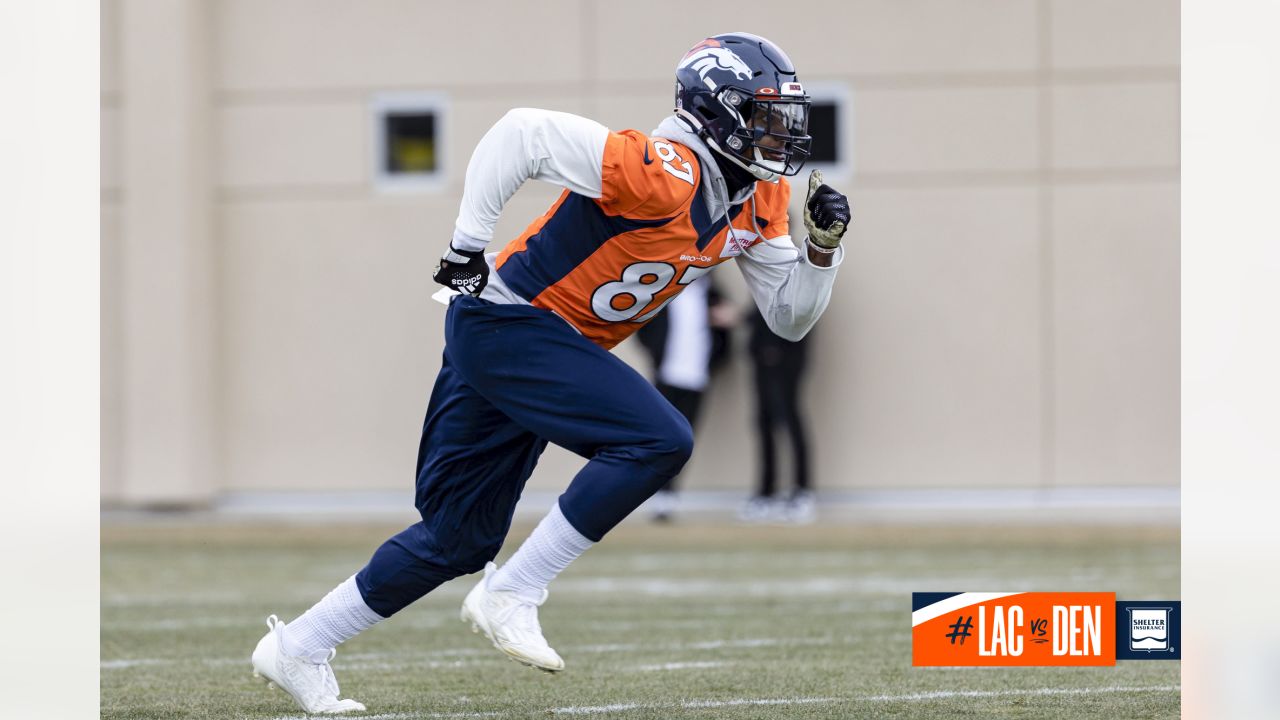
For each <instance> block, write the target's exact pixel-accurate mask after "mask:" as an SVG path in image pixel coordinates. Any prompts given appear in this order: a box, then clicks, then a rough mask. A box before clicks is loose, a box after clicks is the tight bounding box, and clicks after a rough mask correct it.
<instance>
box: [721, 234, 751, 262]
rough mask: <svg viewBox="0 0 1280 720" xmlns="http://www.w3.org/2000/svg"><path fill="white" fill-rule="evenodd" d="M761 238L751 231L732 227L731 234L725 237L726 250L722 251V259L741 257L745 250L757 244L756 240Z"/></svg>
mask: <svg viewBox="0 0 1280 720" xmlns="http://www.w3.org/2000/svg"><path fill="white" fill-rule="evenodd" d="M759 237H760V236H759V235H757V234H755V233H753V232H751V231H750V230H739V229H737V228H735V227H730V228H729V232H727V233H726V234H725V236H724V249H723V250H721V251H720V257H722V258H729V257H737V256H738V255H741V254H742V253H743V251H744V250H746V249H747V248H749V247H751V246H752V245H754V244H755V242H756V238H759Z"/></svg>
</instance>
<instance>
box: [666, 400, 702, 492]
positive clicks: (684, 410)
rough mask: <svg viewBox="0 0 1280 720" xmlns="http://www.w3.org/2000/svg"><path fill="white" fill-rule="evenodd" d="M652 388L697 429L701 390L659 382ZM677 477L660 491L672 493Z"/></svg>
mask: <svg viewBox="0 0 1280 720" xmlns="http://www.w3.org/2000/svg"><path fill="white" fill-rule="evenodd" d="M654 386H655V387H657V388H658V392H660V393H662V397H664V398H666V399H667V402H669V403H671V404H672V405H673V406H675V409H676V410H679V411H680V414H681V415H683V416H684V419H685V420H688V421H689V425H690V426H691V427H697V422H698V409H699V408H701V407H702V391H701V390H686V389H685V388H681V387H676V386H675V385H668V384H666V383H664V382H662V381H661V380H658V381H655V382H654ZM678 477H679V475H677V476H675V477H673V478H671V479H670V480H668V481H667V484H666V485H663V486H662V490H665V491H669V492H674V491H675V489H676V479H677V478H678Z"/></svg>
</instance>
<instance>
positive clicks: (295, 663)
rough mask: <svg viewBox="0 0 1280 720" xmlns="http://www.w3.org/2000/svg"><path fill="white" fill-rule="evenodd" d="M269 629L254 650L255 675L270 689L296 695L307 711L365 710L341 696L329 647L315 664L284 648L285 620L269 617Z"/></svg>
mask: <svg viewBox="0 0 1280 720" xmlns="http://www.w3.org/2000/svg"><path fill="white" fill-rule="evenodd" d="M267 627H268V628H270V630H269V631H268V632H267V634H266V635H264V636H263V637H262V639H261V640H259V641H258V646H257V647H255V648H254V649H253V658H252V660H253V676H254V677H256V678H261V679H265V680H267V687H268V688H275V687H279V688H280V689H281V690H284V691H285V692H287V693H289V694H290V695H291V696H293V699H294V700H296V701H298V704H299V705H301V706H302V709H303V710H305V711H306V712H308V713H314V714H321V715H336V714H338V713H345V712H352V711H356V710H364V709H365V707H364V705H363V704H362V703H358V702H356V701H355V700H351V699H347V700H339V699H338V679H337V678H335V677H334V676H333V668H331V667H329V661H330V660H332V659H333V656H334V655H335V654H337V651H336V650H330V651H329V655H328V657H327V658H325V660H324V662H321V663H314V662H311V660H309V659H307V658H300V657H293V656H292V655H288V654H286V653H285V651H284V646H283V645H282V644H281V639H280V633H281V631H282V630H284V623H282V622H280V620H279V618H277V617H276V616H275V615H272V616H271V617H269V618H267Z"/></svg>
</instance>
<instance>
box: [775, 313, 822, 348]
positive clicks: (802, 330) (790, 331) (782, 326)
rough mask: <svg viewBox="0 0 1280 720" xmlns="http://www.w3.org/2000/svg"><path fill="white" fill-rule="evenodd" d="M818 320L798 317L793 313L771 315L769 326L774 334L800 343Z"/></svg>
mask: <svg viewBox="0 0 1280 720" xmlns="http://www.w3.org/2000/svg"><path fill="white" fill-rule="evenodd" d="M817 320H818V318H817V317H796V316H795V315H794V314H791V313H787V312H778V313H771V314H770V316H769V318H768V325H769V329H770V330H771V331H773V334H774V335H777V336H778V337H780V338H782V339H783V340H787V341H790V342H800V341H801V340H803V339H804V336H805V335H808V334H809V330H810V329H811V328H812V327H813V325H814V323H815V322H817Z"/></svg>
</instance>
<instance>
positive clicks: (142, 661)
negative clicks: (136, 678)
mask: <svg viewBox="0 0 1280 720" xmlns="http://www.w3.org/2000/svg"><path fill="white" fill-rule="evenodd" d="M162 662H164V661H163V660H161V659H159V658H134V659H132V660H103V661H102V664H101V666H100V667H101V668H102V669H103V670H120V669H123V668H131V667H138V666H139V665H159V664H160V663H162Z"/></svg>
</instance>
